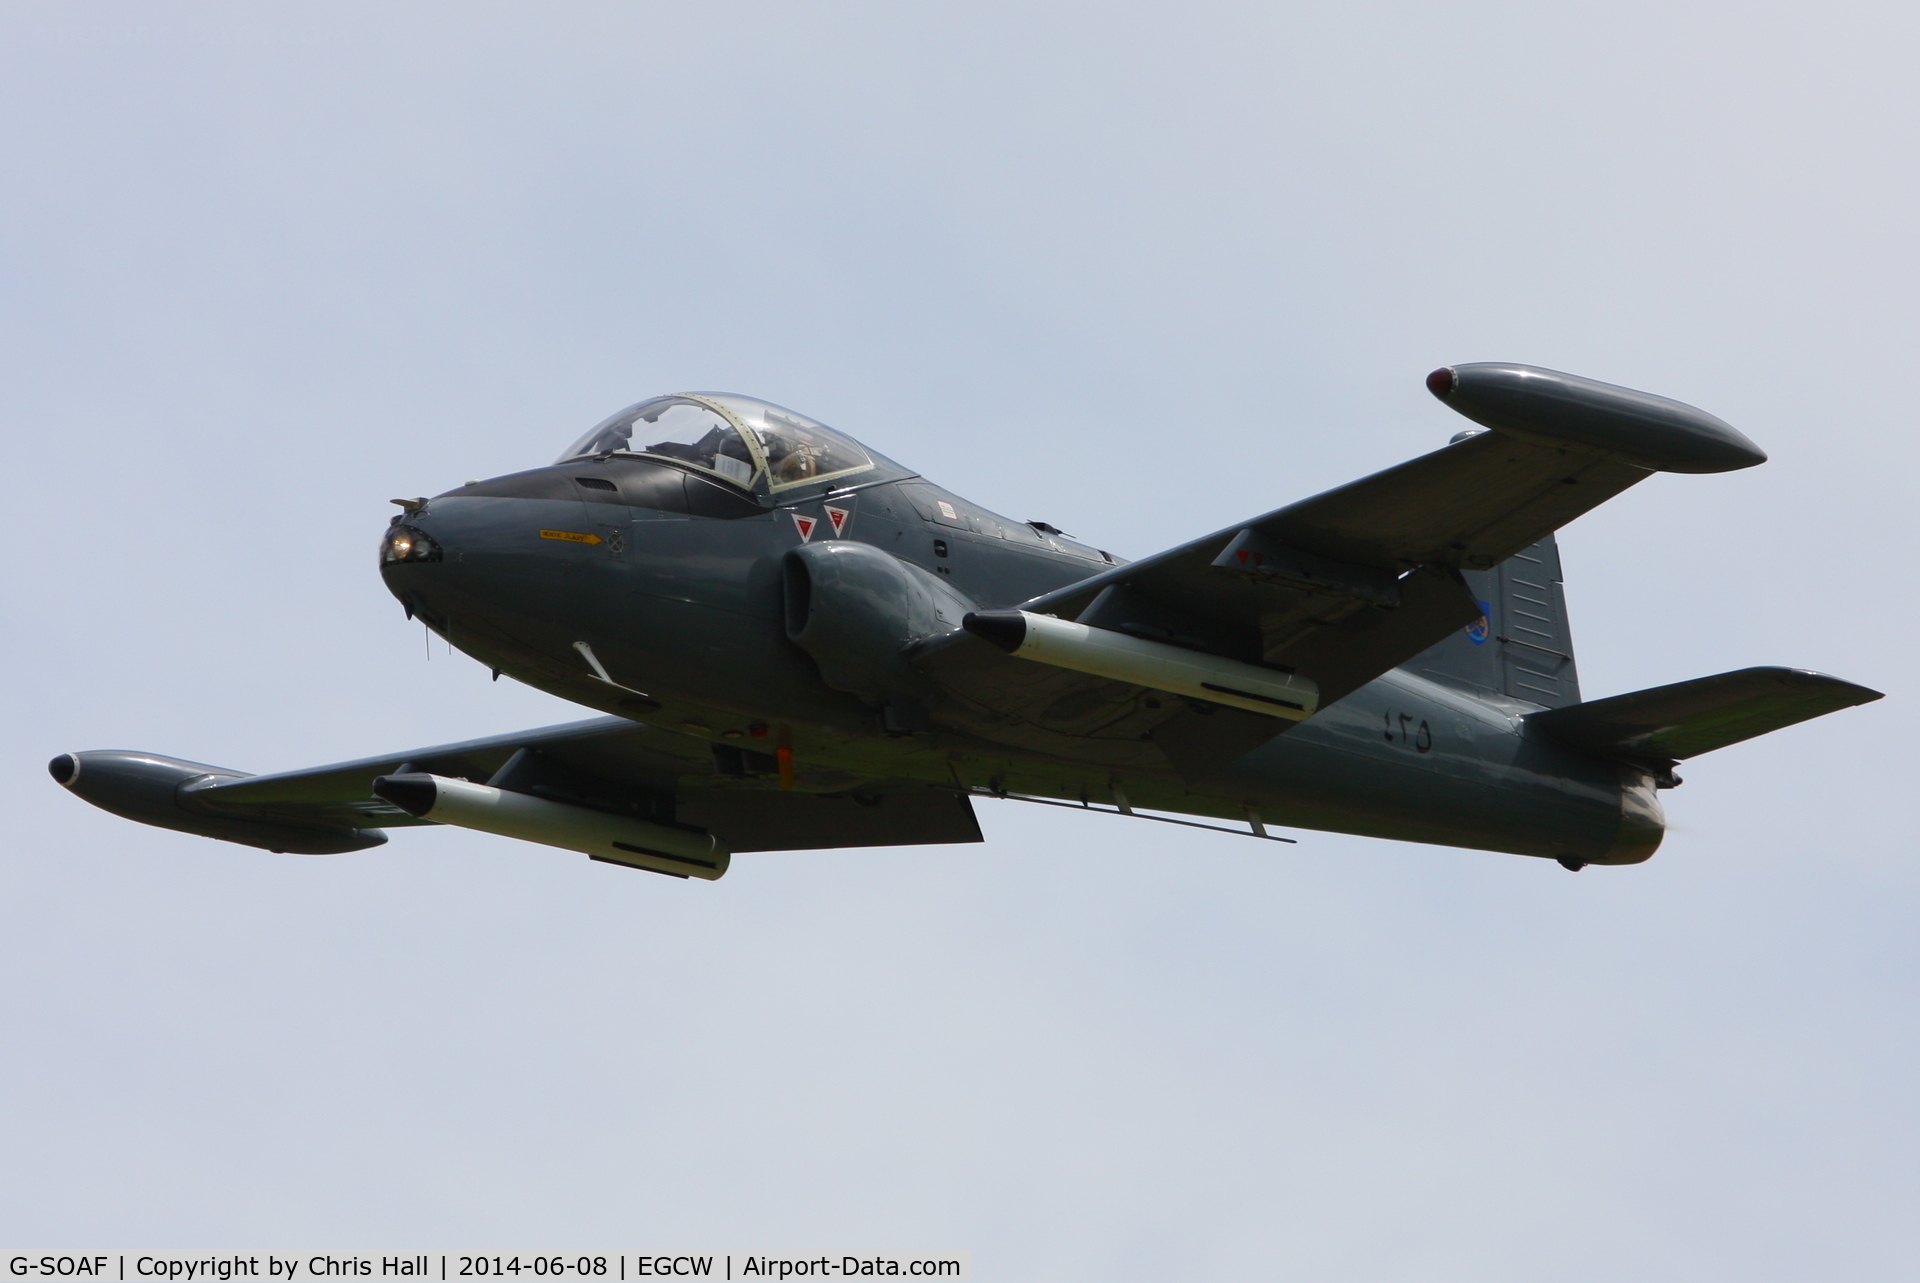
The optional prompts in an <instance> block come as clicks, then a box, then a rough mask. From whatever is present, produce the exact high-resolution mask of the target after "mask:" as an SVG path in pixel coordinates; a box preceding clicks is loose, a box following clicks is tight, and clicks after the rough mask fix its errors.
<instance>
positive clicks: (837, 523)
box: [821, 504, 853, 539]
mask: <svg viewBox="0 0 1920 1283" xmlns="http://www.w3.org/2000/svg"><path fill="white" fill-rule="evenodd" d="M821 506H822V507H823V508H825V509H826V510H827V524H828V525H830V526H832V527H833V535H834V538H836V539H837V538H839V537H840V536H841V535H844V534H846V533H847V521H848V519H849V518H851V517H852V516H853V514H852V513H851V512H848V511H847V510H846V509H845V508H836V507H834V506H833V505H832V504H822V505H821Z"/></svg>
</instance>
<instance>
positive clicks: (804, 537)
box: [793, 512, 820, 543]
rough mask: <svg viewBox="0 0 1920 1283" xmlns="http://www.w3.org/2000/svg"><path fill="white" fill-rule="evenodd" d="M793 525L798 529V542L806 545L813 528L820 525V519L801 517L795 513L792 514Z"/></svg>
mask: <svg viewBox="0 0 1920 1283" xmlns="http://www.w3.org/2000/svg"><path fill="white" fill-rule="evenodd" d="M793 524H794V525H796V526H798V527H799V528H800V542H801V543H806V542H807V541H808V540H809V539H812V538H813V528H814V527H815V526H817V525H819V524H820V518H818V517H803V516H801V515H800V514H799V513H797V512H796V513H793Z"/></svg>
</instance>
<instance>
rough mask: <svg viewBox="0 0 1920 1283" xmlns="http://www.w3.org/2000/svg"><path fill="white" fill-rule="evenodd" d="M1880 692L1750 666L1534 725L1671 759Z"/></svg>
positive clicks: (1536, 719) (1580, 740)
mask: <svg viewBox="0 0 1920 1283" xmlns="http://www.w3.org/2000/svg"><path fill="white" fill-rule="evenodd" d="M1880 698H1882V695H1881V692H1879V691H1876V690H1869V689H1868V688H1867V687H1865V686H1857V685H1855V684H1854V683H1852V682H1847V681H1842V680H1840V679H1839V678H1838V677H1829V676H1827V675H1826V674H1824V673H1813V672H1807V671H1806V670H1804V669H1797V668H1743V669H1740V670H1738V671H1737V672H1731V673H1720V674H1718V675H1716V676H1713V677H1699V678H1695V679H1694V680H1693V681H1690V682H1676V683H1675V684H1673V685H1671V686H1656V687H1654V688H1652V689H1651V690H1643V691H1634V692H1633V693H1631V694H1628V695H1615V696H1612V697H1611V698H1608V699H1596V700H1590V701H1588V702H1586V703H1584V704H1570V705H1568V706H1567V707H1565V708H1555V709H1549V710H1547V711H1545V712H1540V713H1534V714H1531V715H1530V716H1529V717H1528V718H1527V726H1528V728H1529V729H1532V730H1537V731H1539V732H1541V733H1542V734H1545V735H1547V736H1549V737H1550V738H1552V739H1555V740H1558V741H1560V742H1561V743H1563V744H1566V745H1568V746H1570V747H1573V748H1577V749H1581V750H1583V751H1585V752H1589V753H1596V754H1599V755H1601V756H1605V757H1619V758H1625V759H1628V760H1630V761H1637V762H1642V763H1645V764H1649V765H1654V766H1667V765H1671V764H1672V763H1674V762H1679V761H1685V760H1686V759H1687V758H1690V757H1698V756H1699V755H1700V754H1702V753H1711V752H1712V751H1713V750H1714V749H1717V748H1725V747H1727V746H1728V745H1729V744H1738V743H1740V742H1741V741H1743V740H1749V739H1753V738H1754V737H1755V736H1758V735H1765V734H1767V733H1768V732H1769V731H1777V730H1780V729H1782V728H1784V727H1788V726H1793V725H1795V724H1797V723H1799V722H1805V721H1809V720H1811V719H1813V718H1815V717H1822V716H1825V715H1826V714H1828V713H1833V712H1838V711H1839V710H1840V709H1843V708H1852V707H1854V706H1856V705H1859V704H1869V703H1872V702H1873V701H1874V700H1876V699H1880Z"/></svg>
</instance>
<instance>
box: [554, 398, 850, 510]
mask: <svg viewBox="0 0 1920 1283" xmlns="http://www.w3.org/2000/svg"><path fill="white" fill-rule="evenodd" d="M616 453H617V454H651V455H660V456H663V457H665V458H669V459H677V460H680V461H681V462H683V463H691V464H693V465H695V466H696V467H700V468H705V469H707V470H708V471H711V472H715V473H718V474H719V475H721V476H723V477H725V478H726V479H727V480H729V481H731V482H733V483H734V484H736V485H739V486H743V487H751V486H752V485H753V483H754V481H755V479H756V478H757V477H758V476H760V475H764V476H765V477H766V484H767V488H769V489H773V490H779V489H782V488H784V487H787V486H796V485H802V484H805V483H807V482H811V481H821V480H825V479H828V478H838V477H843V476H849V475H851V474H853V473H857V472H864V471H866V470H868V469H870V468H872V467H873V466H874V460H873V457H872V456H871V455H869V454H868V453H867V451H866V450H865V449H864V448H863V447H862V446H861V445H860V443H859V442H857V441H855V440H854V439H853V438H852V437H849V436H847V435H846V434H844V433H840V432H835V431H834V430H833V429H832V428H829V427H828V426H827V425H826V424H824V423H821V422H818V421H817V420H814V419H809V418H808V417H807V416H806V415H804V414H797V413H795V412H794V411H792V410H788V409H786V408H784V407H782V406H777V405H774V404H772V403H771V402H768V401H760V400H757V399H755V398H753V397H747V396H738V395H735V394H733V393H730V392H694V393H688V394H685V395H682V396H663V397H655V398H653V399H652V400H650V401H642V402H640V403H639V404H637V405H630V406H628V407H627V408H626V409H624V410H622V411H620V413H618V414H616V415H613V416H612V417H611V418H609V419H607V420H606V421H605V422H604V423H601V424H599V425H598V426H596V427H595V428H594V429H593V430H592V431H591V432H589V433H587V434H586V435H585V436H583V437H581V438H580V439H579V440H578V441H576V442H574V443H573V444H572V445H571V446H569V447H568V448H567V451H566V453H565V454H562V455H561V456H560V458H559V459H557V460H555V462H557V463H564V462H565V461H567V460H568V459H577V458H581V457H583V456H586V455H596V454H616Z"/></svg>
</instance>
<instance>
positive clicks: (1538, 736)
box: [51, 363, 1880, 879]
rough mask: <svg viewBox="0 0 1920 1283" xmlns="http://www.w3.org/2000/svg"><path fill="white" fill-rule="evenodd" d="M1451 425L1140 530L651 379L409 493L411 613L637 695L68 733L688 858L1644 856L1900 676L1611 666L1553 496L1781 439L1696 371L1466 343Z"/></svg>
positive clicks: (145, 799) (642, 853)
mask: <svg viewBox="0 0 1920 1283" xmlns="http://www.w3.org/2000/svg"><path fill="white" fill-rule="evenodd" d="M1427 386H1428V387H1429V389H1431V390H1432V392H1433V394H1434V395H1435V396H1436V397H1438V398H1439V399H1440V400H1441V401H1442V402H1444V403H1445V404H1446V405H1448V406H1450V407H1451V408H1453V409H1454V410H1457V411H1459V412H1460V413H1461V414H1463V415H1465V416H1466V417H1467V418H1469V419H1471V420H1473V421H1474V422H1476V423H1478V424H1480V425H1482V429H1481V430H1472V429H1470V430H1468V431H1465V432H1462V433H1461V434H1460V435H1458V436H1456V437H1455V438H1454V439H1453V441H1452V442H1451V443H1450V444H1448V445H1447V446H1446V447H1445V448H1444V449H1441V450H1436V451H1434V452H1433V453H1431V454H1427V455H1423V456H1421V457H1420V458H1417V459H1414V460H1412V461H1410V462H1407V463H1403V464H1401V465H1399V466H1398V467H1393V468H1388V469H1387V470H1386V471H1384V472H1379V473H1375V474H1374V475H1373V476H1370V477H1367V478H1365V479H1363V480H1360V481H1355V482H1353V483H1352V484H1350V485H1345V486H1342V487H1340V488H1338V489H1336V490H1330V491H1328V492H1326V493H1325V494H1321V495H1316V496H1315V497H1313V498H1310V499H1303V500H1301V501H1300V502H1298V503H1294V504H1290V505H1288V506H1287V507H1284V508H1279V509H1277V510H1275V511H1273V512H1269V513H1266V514H1264V515H1262V516H1258V517H1254V518H1252V519H1251V520H1248V521H1243V522H1236V523H1234V524H1233V525H1230V526H1227V527H1226V528H1225V529H1222V530H1218V531H1215V532H1214V533H1212V534H1209V535H1205V536H1203V537H1201V538H1199V539H1195V540H1193V541H1192V542H1190V543H1185V544H1182V545H1180V546H1179V547H1177V548H1172V549H1169V550H1168V551H1166V552H1162V553H1159V554H1157V555H1155V556H1152V557H1148V558H1145V559H1144V560H1141V561H1135V562H1126V561H1122V560H1120V559H1118V558H1115V557H1113V556H1111V555H1109V554H1108V553H1105V552H1100V551H1098V550H1096V549H1094V548H1091V547H1088V546H1086V545H1084V544H1081V543H1077V542H1075V541H1074V540H1072V539H1070V538H1068V537H1067V536H1066V535H1064V534H1063V533H1061V532H1060V531H1059V530H1057V529H1055V528H1054V527H1053V526H1051V525H1048V524H1047V523H1046V522H1043V521H1011V520H1008V519H1007V518H1005V517H1001V516H998V515H996V514H994V513H992V512H989V511H987V510H986V509H984V508H982V507H980V506H979V505H977V504H974V503H970V502H968V501H967V500H965V499H962V498H961V497H960V496H958V495H956V494H952V493H950V492H949V491H946V490H943V489H941V488H940V487H939V486H937V485H935V484H933V483H932V482H930V481H928V480H926V479H925V478H923V477H921V476H920V475H919V474H917V473H914V472H912V471H911V470H909V469H907V468H905V467H902V466H901V465H899V464H897V463H894V462H893V461H892V460H890V459H887V458H885V457H883V456H881V455H880V454H877V453H875V452H874V451H872V450H870V449H868V448H867V447H866V446H864V445H862V444H860V443H859V442H857V441H854V440H852V439H851V438H849V437H847V436H845V435H843V434H841V433H839V432H836V431H834V430H833V429H831V428H829V427H827V426H826V425H824V424H821V423H818V422H815V421H814V420H812V419H810V418H807V417H806V416H805V415H801V414H796V413H794V412H793V411H791V410H785V409H782V408H781V407H779V406H776V405H771V404H769V403H767V402H765V401H759V400H755V399H753V398H751V397H745V396H735V395H731V394H723V393H710V392H690V393H684V394H680V395H676V396H663V397H656V398H654V399H652V400H648V401H642V402H640V403H639V404H637V405H633V406H629V407H628V408H627V409H625V410H622V411H620V413H618V414H616V415H614V416H612V417H611V418H609V419H607V420H606V421H605V422H604V423H602V424H600V425H599V426H598V427H596V428H594V429H593V430H592V431H590V432H588V433H587V434H586V435H585V436H583V437H581V438H580V439H579V440H578V441H576V442H575V443H574V444H573V445H572V446H571V447H570V448H569V449H568V450H567V451H566V452H565V453H564V454H562V455H561V456H560V458H559V460H558V461H556V462H555V463H553V464H552V465H551V466H549V467H544V468H535V469H533V470H531V471H528V472H517V473H514V474H512V475H510V476H504V477H496V478H495V479H493V480H491V481H477V482H473V483H470V484H468V485H464V486H461V487H460V488H458V489H456V490H449V491H447V492H446V493H445V494H442V495H439V496H437V497H435V498H432V499H407V500H395V501H394V502H396V503H398V504H399V505H400V507H401V508H402V511H401V512H400V513H399V514H398V515H397V516H395V517H394V518H393V520H392V522H391V524H390V525H389V526H388V527H387V530H386V533H385V535H384V537H383V538H382V539H381V542H380V573H381V576H382V578H383V579H384V580H385V581H386V585H387V588H388V590H389V591H391V592H392V593H393V595H394V596H395V597H396V598H398V599H399V601H400V603H401V605H402V606H403V607H405V609H406V612H407V614H408V615H409V616H410V617H413V618H417V619H420V620H422V621H424V622H425V624H426V626H427V627H428V628H430V629H432V630H433V631H434V632H437V633H439V634H440V635H441V636H442V637H444V638H446V639H447V641H448V642H449V643H451V644H452V645H453V646H455V647H458V648H459V649H460V650H462V651H464V652H466V653H467V654H468V655H470V656H472V657H473V658H475V659H477V660H479V661H480V662H481V663H482V664H485V665H487V666H488V667H490V668H491V669H493V670H494V673H495V676H496V677H497V676H498V675H499V674H501V673H505V674H507V675H508V676H510V677H513V678H515V679H516V680H518V681H522V682H525V683H527V684H529V685H531V686H536V687H538V688H540V689H541V690H544V691H547V692H550V693H551V694H554V695H558V696H560V697H562V698H563V699H568V700H572V701H574V702H575V703H578V704H582V705H585V706H586V707H588V708H592V709H595V710H598V711H599V712H600V713H602V714H604V716H600V717H595V718H592V719H590V720H587V721H580V722H573V723H569V724H567V725H563V726H549V727H544V728H541V729H538V730H530V731H519V732H515V733H512V734H507V735H496V736H492V737H490V738H487V739H479V740H471V741H468V742H465V743H458V744H439V745H435V746H433V747H430V748H417V749H410V750H408V751H406V752H400V753H387V754H384V755H382V756H378V757H369V758H364V759H362V760H360V761H355V762H346V763H341V764H339V765H334V766H322V767H315V768H312V769H309V770H301V771H290V772H286V773H282V774H277V775H248V774H246V773H245V772H242V771H236V770H229V769H227V768H225V767H219V766H208V765H206V764H205V763H201V762H185V761H180V760H178V759H175V758H169V757H161V756H158V755H155V754H152V753H141V752H126V751H98V752H86V753H65V754H62V755H61V756H59V757H56V758H55V759H53V762H52V763H51V770H52V772H53V776H54V778H55V779H56V780H58V781H59V782H60V783H61V784H63V785H65V786H66V787H67V788H69V789H71V790H72V791H74V792H75V793H78V794H79V795H80V796H81V797H83V798H85V799H86V800H88V801H89V802H92V803H94V804H95V805H97V806H101V807H104V808H106V809H107V810H109V811H112V812H114V813H116V814H118V815H122V816H125V817H127V818H128V819H133V820H139V821H141V822H143V823H146V824H155V825H159V826H161V827H163V828H170V829H178V830H182V831H185V832H188V833H198V834H202V835H204V836H207V837H213V838H220V839H223V840H226V841H230V842H239V843H244V844H247V845H250V846H256V847H263V848H266V849H268V850H272V851H280V852H298V853H302V854H316V855H317V854H331V853H336V852H345V851H356V850H363V849H366V848H368V847H373V846H378V845H379V844H381V843H382V842H384V841H386V835H385V833H383V832H382V830H384V829H388V828H396V827H403V826H408V825H417V824H451V825H458V826H461V827H465V828H470V829H478V830H481V831H483V832H488V833H496V834H504V835H507V836H510V837H515V838H521V839H525V840H527V841H530V842H538V843H545V844H547V845H549V846H555V847H561V848H565V849H569V850H573V851H580V852H584V853H586V854H587V855H589V856H591V857H593V858H594V859H596V860H603V861H608V862H611V863H614V864H621V865H627V866H630V867H633V868H638V869H646V870H650V871H652V872H655V873H664V874H670V875H673V876H677V877H683V878H684V877H692V878H705V879H714V878H718V877H720V876H721V875H722V874H723V873H725V872H726V870H727V866H728V863H729V860H730V858H731V856H732V854H733V853H734V852H739V851H772V850H802V849H819V848H825V847H855V846H902V845H911V844H916V843H945V842H977V841H979V840H980V830H979V827H978V825H977V824H976V823H975V820H974V814H973V807H972V801H971V799H972V798H973V797H975V796H983V795H984V796H993V797H1002V798H1017V799H1021V800H1026V801H1033V802H1041V803H1047V804H1052V805H1060V806H1070V807H1076V808H1085V809H1088V810H1103V811H1108V812H1113V813H1118V814H1122V815H1130V816H1136V817H1140V818H1148V819H1159V820H1164V821H1169V822H1173V823H1180V824H1189V825H1195V826H1198V827H1203V828H1206V827H1214V828H1223V829H1228V830H1230V831H1234V832H1240V833H1243V834H1246V835H1249V836H1253V837H1261V838H1270V839H1273V840H1280V841H1286V840H1288V839H1285V838H1279V837H1277V835H1273V834H1269V833H1268V832H1267V826H1269V825H1273V826H1282V827H1288V828H1295V829H1322V830H1329V831H1333V832H1340V833H1356V834H1365V835H1368V836H1372V837H1382V838H1395V839H1399V840H1401V841H1409V842H1427V843H1435V844H1439V845H1443V846H1457V847H1469V848H1475V849H1479V850H1485V851H1505V852H1512V853H1514V854H1516V855H1531V856H1540V857H1544V858H1546V859H1550V860H1556V861H1558V862H1559V863H1560V864H1562V865H1564V866H1565V867H1567V868H1569V869H1575V870H1577V869H1580V868H1582V867H1583V866H1585V865H1589V864H1634V863H1638V862H1639V861H1642V860H1645V859H1646V858H1647V857H1649V856H1650V855H1652V854H1653V852H1654V849H1655V848H1656V847H1657V846H1659V844H1660V839H1661V835H1662V833H1663V831H1664V828H1665V820H1664V817H1663V813H1662V810H1661V806H1660V802H1659V798H1658V794H1657V791H1658V790H1660V789H1664V788H1671V787H1673V786H1674V785H1676V784H1678V783H1679V782H1680V780H1679V777H1678V776H1677V775H1675V774H1674V768H1675V767H1676V766H1677V765H1678V764H1679V763H1680V762H1681V761H1684V760H1685V759H1687V758H1690V757H1694V756H1696V755H1698V754H1700V753H1705V752H1709V751H1711V750H1713V749H1716V748H1722V747H1724V746H1726V745H1728V744H1734V743H1738V742H1740V741H1741V740H1745V739H1749V738H1751V737H1753V736H1755V735H1760V734H1764V733H1765V732H1767V731H1772V730H1777V729H1779V728H1781V727H1784V726H1790V725H1792V724H1793V723H1795V722H1800V721H1804V720H1806V719H1808V718H1811V717H1817V716H1820V715H1821V714H1823V713H1830V712H1833V711H1835V710H1837V709H1841V708H1845V707H1848V706H1850V705H1854V704H1863V703H1866V702H1868V701H1870V700H1875V699H1878V698H1880V694H1879V693H1878V692H1876V691H1871V690H1868V689H1866V688H1864V687H1861V686H1855V685H1853V684H1851V683H1849V682H1844V681H1840V680H1838V679H1836V678H1833V677H1827V676H1823V675H1821V674H1819V673H1812V672H1805V671H1801V670H1798V669H1790V668H1748V669H1742V670H1740V671H1738V672H1730V673H1722V674H1720V675H1718V676H1715V677H1703V678H1699V679H1697V680H1695V681H1688V682H1680V683H1678V684H1676V685H1672V686H1661V687H1656V688H1654V689H1652V690H1644V691H1638V692H1635V693H1633V694H1630V695H1615V696H1611V697H1609V698H1606V699H1598V700H1585V701H1583V700H1582V699H1581V697H1580V686H1579V681H1578V679H1577V677H1576V676H1575V672H1574V658H1573V643H1572V639H1571V637H1570V635H1569V630H1568V627H1567V613H1566V605H1565V600H1564V598H1563V596H1562V592H1561V582H1560V579H1561V576H1560V559H1559V554H1558V551H1557V549H1556V547H1555V544H1554V534H1553V532H1554V531H1556V530H1558V529H1559V528H1560V527H1561V526H1563V525H1566V524H1567V523H1568V522H1570V521H1572V520H1573V519H1574V518H1576V517H1578V516H1579V515H1580V514H1581V513H1583V512H1586V511H1587V510H1588V509H1590V508H1593V507H1595V506H1596V505H1598V504H1600V503H1602V502H1604V501H1606V500H1607V499H1610V498H1612V497H1613V496H1614V495H1616V494H1619V493H1620V492H1621V491H1622V490H1625V489H1626V488H1627V487H1628V486H1631V485H1633V484H1634V483H1635V482H1638V481H1640V480H1642V479H1643V478H1645V477H1647V476H1649V475H1651V474H1652V473H1654V472H1681V473H1704V472H1725V471H1730V470H1732V469H1736V468H1746V467H1751V466H1753V465H1754V464H1758V463H1762V462H1764V461H1765V460H1766V455H1765V454H1763V453H1762V452H1761V451H1760V449H1759V448H1758V447H1757V446H1755V445H1754V444H1753V443H1752V442H1751V441H1749V440H1747V438H1746V437H1744V436H1742V435H1741V434H1740V433H1739V432H1737V431H1736V430H1734V429H1733V428H1732V427H1730V426H1729V425H1727V424H1726V423H1724V422H1722V421H1721V420H1719V419H1717V418H1715V417H1713V416H1712V415H1710V414H1706V413H1704V412H1703V411H1700V410H1697V409H1694V408H1693V407H1691V406H1687V405H1682V404H1681V403H1679V402H1677V401H1670V400H1667V399H1665V398H1663V397H1656V396H1651V395H1648V394H1646V393H1642V392H1635V391H1632V390H1629V389H1626V388H1620V387H1615V386H1612V385H1610V384H1605V383H1597V382H1594V381H1592V380H1589V379H1582V378H1577V377H1575V376H1572V375H1567V374H1561V373H1556V372H1554V371H1551V370H1543V369H1537V368H1533V367H1530V366H1524V365H1507V364H1486V363H1483V364H1472V365H1460V366H1454V367H1450V368H1446V369H1441V370H1436V371H1435V372H1434V373H1433V374H1432V375H1430V376H1428V379H1427Z"/></svg>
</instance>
